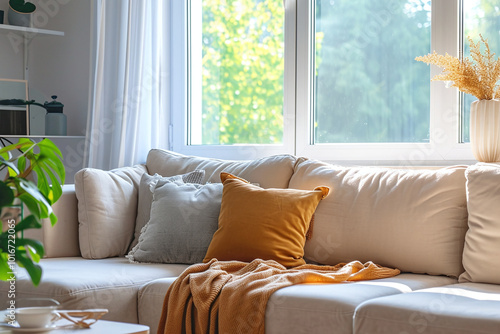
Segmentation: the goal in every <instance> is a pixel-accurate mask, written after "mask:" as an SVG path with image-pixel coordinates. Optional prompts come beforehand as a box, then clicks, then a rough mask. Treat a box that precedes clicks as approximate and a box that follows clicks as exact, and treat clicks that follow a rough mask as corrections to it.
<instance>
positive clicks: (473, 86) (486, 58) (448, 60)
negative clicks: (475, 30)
mask: <svg viewBox="0 0 500 334" xmlns="http://www.w3.org/2000/svg"><path fill="white" fill-rule="evenodd" d="M479 36H480V37H481V41H482V42H483V43H484V45H485V52H484V55H483V54H482V53H481V41H478V42H477V43H474V41H473V40H472V39H471V38H470V37H467V39H468V40H469V45H470V53H471V57H472V60H471V59H469V58H464V59H462V60H460V59H458V58H456V57H453V56H450V55H449V54H445V55H444V56H443V55H439V54H437V53H436V51H434V52H433V53H432V54H428V55H426V56H422V57H417V58H415V60H418V61H422V62H424V63H427V64H433V65H437V66H439V67H442V68H443V72H442V73H441V74H439V75H436V76H435V77H434V78H432V80H433V81H436V80H438V81H451V82H453V84H452V86H454V87H457V88H458V89H459V90H460V91H462V92H464V93H467V94H472V95H474V96H475V97H477V98H478V99H479V100H492V99H494V98H496V97H499V98H500V85H498V84H497V83H498V81H499V80H500V59H498V58H497V59H495V53H493V52H491V50H490V46H489V45H488V40H485V39H484V38H483V36H481V35H479Z"/></svg>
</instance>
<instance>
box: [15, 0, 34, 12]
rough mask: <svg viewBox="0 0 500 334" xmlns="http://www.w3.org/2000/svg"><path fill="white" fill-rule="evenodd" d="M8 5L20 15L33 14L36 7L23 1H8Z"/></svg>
mask: <svg viewBox="0 0 500 334" xmlns="http://www.w3.org/2000/svg"><path fill="white" fill-rule="evenodd" d="M9 5H10V6H11V7H12V9H15V10H17V11H18V12H21V13H33V12H34V11H35V10H36V6H35V5H34V4H33V3H31V2H24V0H10V1H9Z"/></svg>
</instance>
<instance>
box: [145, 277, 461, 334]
mask: <svg viewBox="0 0 500 334" xmlns="http://www.w3.org/2000/svg"><path fill="white" fill-rule="evenodd" d="M173 281H174V279H173V278H165V279H158V280H155V281H152V282H150V283H148V284H146V285H145V286H143V287H142V288H141V289H140V291H139V323H141V324H144V325H148V326H150V328H151V333H155V332H156V328H157V326H158V322H159V319H160V315H161V309H162V306H163V300H164V297H165V294H166V293H167V290H168V288H169V286H170V284H172V282H173ZM456 282H457V280H456V279H454V278H449V277H444V276H429V275H419V274H401V275H399V276H396V277H392V278H386V279H380V280H373V281H366V282H353V283H345V284H344V283H343V284H299V285H294V286H290V287H286V288H283V289H280V290H278V291H276V292H275V293H273V294H272V295H271V298H270V299H269V301H268V303H267V309H266V320H265V321H266V333H267V334H269V333H308V334H312V333H329V332H332V331H333V330H332V328H335V333H352V328H353V314H354V311H355V309H356V307H357V306H358V305H359V304H361V303H363V302H364V301H366V300H369V299H372V298H377V297H381V296H387V295H394V294H400V293H405V292H410V291H414V290H418V289H424V288H429V287H435V286H441V285H447V284H453V283H456ZM245 317H247V318H248V319H249V321H251V319H252V317H251V315H245ZM249 325H250V324H249Z"/></svg>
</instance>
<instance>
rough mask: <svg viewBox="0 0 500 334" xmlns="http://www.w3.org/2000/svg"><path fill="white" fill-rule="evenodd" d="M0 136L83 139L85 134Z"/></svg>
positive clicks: (2, 136)
mask: <svg viewBox="0 0 500 334" xmlns="http://www.w3.org/2000/svg"><path fill="white" fill-rule="evenodd" d="M0 138H49V139H50V138H53V139H58V138H61V139H85V136H51V135H0Z"/></svg>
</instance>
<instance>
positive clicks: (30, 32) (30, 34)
mask: <svg viewBox="0 0 500 334" xmlns="http://www.w3.org/2000/svg"><path fill="white" fill-rule="evenodd" d="M0 30H5V31H11V32H14V33H16V34H20V35H23V36H24V37H26V38H28V39H32V38H34V37H35V36H38V35H52V36H64V32H63V31H57V30H47V29H38V28H28V27H18V26H13V25H9V24H0Z"/></svg>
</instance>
